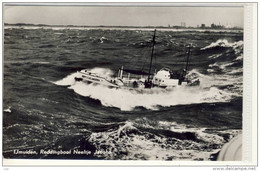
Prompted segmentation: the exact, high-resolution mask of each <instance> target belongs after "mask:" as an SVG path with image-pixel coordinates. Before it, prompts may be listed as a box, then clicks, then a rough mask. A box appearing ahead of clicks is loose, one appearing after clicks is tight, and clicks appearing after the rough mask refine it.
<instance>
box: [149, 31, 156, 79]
mask: <svg viewBox="0 0 260 171" xmlns="http://www.w3.org/2000/svg"><path fill="white" fill-rule="evenodd" d="M155 35H156V29H155V30H154V34H153V47H152V54H151V60H150V67H149V75H148V82H150V75H151V69H152V63H153V55H154V46H155Z"/></svg>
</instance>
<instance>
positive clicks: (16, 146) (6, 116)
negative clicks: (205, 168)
mask: <svg viewBox="0 0 260 171" xmlns="http://www.w3.org/2000/svg"><path fill="white" fill-rule="evenodd" d="M152 36H153V30H138V29H136V30H126V29H112V28H110V29H87V28H85V29H77V28H73V29H69V28H54V27H53V28H51V27H48V28H33V27H20V28H18V27H8V28H7V27H6V28H5V29H4V60H3V69H4V77H3V79H4V82H3V100H4V101H3V107H4V112H3V156H4V158H17V159H18V158H29V159H95V160H98V159H101V160H102V159H105V160H118V159H120V160H216V154H217V153H218V152H219V150H220V149H221V147H222V146H223V145H224V144H225V143H227V142H229V141H230V140H231V139H232V138H233V137H234V136H236V135H238V134H239V133H242V100H243V97H242V94H243V32H241V31H225V30H219V31H218V30H217V31H216V30H215V31H211V30H204V31H203V30H157V35H156V51H155V56H156V58H155V61H154V63H155V64H156V66H154V67H156V68H157V69H160V68H162V67H165V66H166V67H169V68H171V69H172V70H174V71H177V72H178V71H181V70H182V69H183V68H184V66H185V61H186V56H187V46H188V45H190V44H191V45H192V48H191V57H190V67H189V71H190V74H193V75H196V77H198V78H199V79H200V86H197V87H176V88H174V89H171V90H164V89H153V90H148V91H145V92H140V91H135V90H127V89H111V88H107V87H103V86H100V85H92V84H84V83H81V82H75V81H74V76H75V74H76V72H77V71H79V70H81V69H88V70H92V71H95V72H98V73H100V74H104V75H116V74H117V70H118V69H119V68H120V67H121V66H122V65H124V67H128V68H131V69H138V68H140V67H141V68H142V67H145V65H144V64H145V63H146V64H147V62H148V61H147V60H149V59H148V58H149V57H150V54H151V49H150V44H151V40H152ZM30 150H31V151H36V153H33V154H25V153H18V151H30ZM75 150H78V151H83V152H84V150H85V152H86V153H85V154H75V153H74V151H75ZM41 151H47V152H46V153H41ZM48 151H49V152H48ZM51 151H52V152H51ZM55 151H56V152H57V151H71V153H70V154H61V153H59V154H58V153H55ZM17 153H18V154H17Z"/></svg>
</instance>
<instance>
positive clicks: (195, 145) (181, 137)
mask: <svg viewBox="0 0 260 171" xmlns="http://www.w3.org/2000/svg"><path fill="white" fill-rule="evenodd" d="M153 122H154V123H150V121H148V120H147V119H146V118H141V119H137V120H134V121H126V122H125V123H123V124H122V125H120V126H119V128H117V129H113V130H109V131H107V132H94V133H92V134H91V136H90V138H89V139H88V141H90V142H92V143H93V144H94V145H95V147H96V151H95V153H94V155H95V156H97V157H104V158H105V159H123V160H126V159H128V160H129V159H130V160H138V159H143V160H176V159H177V160H190V159H192V160H209V158H210V157H211V154H214V153H216V152H218V151H219V149H220V148H221V146H222V145H223V144H224V143H226V142H227V140H229V139H231V138H232V137H233V136H235V135H236V134H238V133H239V130H225V131H222V130H218V129H214V130H211V131H209V130H207V129H206V128H187V127H186V126H185V125H182V124H177V123H176V122H165V121H153ZM216 133H217V134H216ZM226 133H229V135H230V136H229V137H225V134H226Z"/></svg>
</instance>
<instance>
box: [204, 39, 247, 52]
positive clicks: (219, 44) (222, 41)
mask: <svg viewBox="0 0 260 171" xmlns="http://www.w3.org/2000/svg"><path fill="white" fill-rule="evenodd" d="M243 45H244V42H243V41H242V40H240V41H238V42H234V43H230V42H228V40H226V39H219V40H217V41H216V42H213V43H211V44H210V45H208V46H206V47H204V48H201V50H206V49H211V48H214V47H232V48H233V49H234V50H237V52H238V51H239V49H243Z"/></svg>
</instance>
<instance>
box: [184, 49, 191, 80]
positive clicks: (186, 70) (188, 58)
mask: <svg viewBox="0 0 260 171" xmlns="http://www.w3.org/2000/svg"><path fill="white" fill-rule="evenodd" d="M189 60H190V46H189V49H188V56H187V61H186V67H185V75H186V74H187V72H188V66H189Z"/></svg>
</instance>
